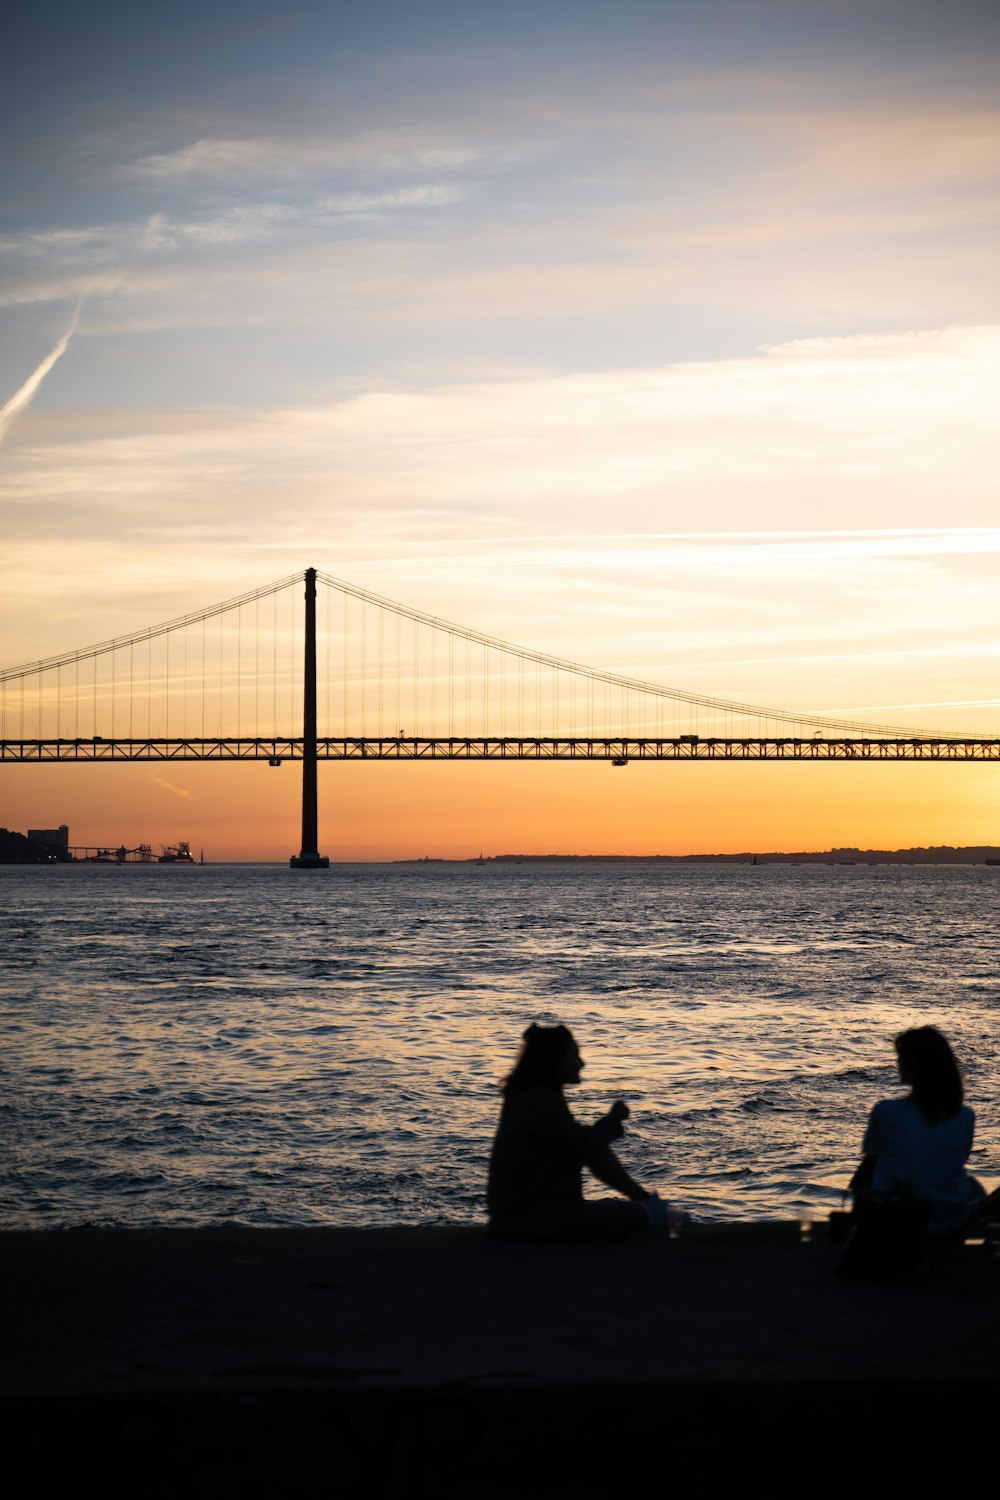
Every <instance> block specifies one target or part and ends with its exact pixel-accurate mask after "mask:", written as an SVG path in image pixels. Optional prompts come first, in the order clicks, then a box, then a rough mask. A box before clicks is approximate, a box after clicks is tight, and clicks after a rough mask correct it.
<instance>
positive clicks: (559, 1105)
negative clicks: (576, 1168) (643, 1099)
mask: <svg viewBox="0 0 1000 1500" xmlns="http://www.w3.org/2000/svg"><path fill="white" fill-rule="evenodd" d="M532 1094H533V1097H532V1098H531V1099H530V1100H528V1098H527V1096H525V1108H524V1110H523V1112H522V1113H521V1114H520V1115H519V1117H518V1121H517V1124H518V1128H519V1129H521V1130H523V1131H525V1132H526V1133H527V1134H528V1135H534V1136H537V1137H538V1138H539V1139H540V1140H544V1141H545V1142H546V1144H547V1145H548V1146H551V1147H555V1149H556V1150H558V1151H561V1152H565V1153H566V1154H567V1155H568V1156H572V1157H574V1158H575V1159H576V1160H577V1161H580V1162H586V1161H589V1160H590V1158H591V1157H592V1156H594V1155H595V1154H597V1153H598V1152H600V1151H602V1150H604V1149H605V1148H606V1147H607V1146H608V1145H609V1144H610V1142H611V1141H617V1140H618V1139H619V1138H620V1137H621V1136H622V1135H624V1133H625V1132H624V1131H623V1129H622V1121H623V1120H624V1119H627V1118H628V1109H627V1107H626V1106H625V1105H624V1104H622V1103H621V1101H620V1100H619V1101H618V1102H617V1103H615V1104H613V1105H612V1106H611V1108H610V1109H609V1110H608V1112H607V1114H606V1115H602V1116H601V1118H600V1119H599V1120H595V1122H594V1124H593V1125H580V1124H578V1123H577V1121H576V1120H574V1118H573V1116H572V1114H571V1113H570V1111H569V1107H568V1105H567V1104H566V1101H565V1099H564V1098H563V1097H562V1095H561V1094H557V1093H555V1092H554V1091H552V1090H549V1089H537V1090H533V1091H532Z"/></svg>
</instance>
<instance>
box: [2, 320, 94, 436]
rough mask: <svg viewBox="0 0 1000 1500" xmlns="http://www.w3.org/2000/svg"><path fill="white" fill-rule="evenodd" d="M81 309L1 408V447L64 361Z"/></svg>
mask: <svg viewBox="0 0 1000 1500" xmlns="http://www.w3.org/2000/svg"><path fill="white" fill-rule="evenodd" d="M80 308H81V304H78V305H77V308H76V311H75V312H74V313H73V316H72V318H71V320H70V324H69V327H68V328H67V329H66V332H65V333H64V334H63V336H62V338H60V339H59V340H58V341H57V342H56V344H55V347H54V348H53V349H52V350H50V352H49V353H48V354H47V355H46V356H45V358H44V359H43V360H42V362H41V364H40V365H38V367H37V368H36V369H35V370H33V371H32V373H31V374H30V375H29V376H28V378H27V380H26V381H25V382H24V384H23V385H22V386H21V387H20V389H18V390H16V391H15V392H14V394H13V396H11V398H10V400H9V401H7V402H6V403H5V405H4V406H3V407H0V445H2V443H3V440H4V438H5V437H6V435H7V430H8V428H9V427H10V424H11V423H12V422H13V421H14V419H15V417H16V416H17V415H18V414H19V413H20V412H22V411H24V410H25V409H26V408H27V407H28V406H30V405H31V402H32V401H33V400H34V398H35V395H36V393H37V391H38V389H39V387H40V386H41V384H42V381H43V380H44V379H45V377H46V375H48V373H49V371H50V370H51V369H52V368H53V366H54V365H56V364H57V363H58V362H59V360H61V359H62V357H63V355H64V354H65V353H66V350H67V349H68V348H69V341H70V339H71V338H72V337H73V335H74V333H75V332H76V327H77V324H78V323H79V321H80Z"/></svg>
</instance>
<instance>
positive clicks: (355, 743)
mask: <svg viewBox="0 0 1000 1500" xmlns="http://www.w3.org/2000/svg"><path fill="white" fill-rule="evenodd" d="M302 743H303V742H302V739H301V738H296V737H282V736H278V737H277V738H275V737H271V738H260V737H256V736H252V737H245V738H239V737H232V738H190V737H188V738H183V739H169V738H162V739H123V738H101V737H97V738H91V739H37V740H27V739H16V740H15V739H8V740H0V762H23V763H28V764H38V763H49V762H63V761H70V762H74V761H85V762H93V761H168V760H169V761H176V760H211V761H236V760H264V761H269V762H271V763H273V764H281V763H282V762H283V761H286V760H287V761H300V760H301V759H302ZM316 754H317V758H318V759H319V760H560V761H562V760H596V761H610V762H611V764H612V765H619V766H622V765H627V764H628V763H629V762H631V761H665V760H666V761H678V760H682V761H690V760H711V761H720V760H727V761H746V760H752V761H759V760H780V761H831V760H838V761H903V760H905V761H949V762H955V761H1000V739H985V738H984V739H933V738H929V737H927V736H924V737H916V736H915V737H913V738H911V739H886V738H882V739H875V738H871V739H855V738H836V739H824V738H821V737H820V736H818V735H817V736H815V737H813V738H812V739H791V738H787V737H775V738H738V739H721V738H705V737H700V736H698V735H680V736H678V737H676V738H672V739H662V738H655V737H645V736H639V737H635V738H631V737H630V738H622V737H610V738H604V737H601V738H596V737H590V736H584V735H554V736H549V737H545V736H532V737H530V738H522V737H517V736H512V735H505V736H502V737H500V736H494V737H474V736H472V737H465V736H461V737H460V736H449V737H438V736H431V737H425V736H421V735H413V736H391V737H389V736H372V735H352V736H348V737H347V738H320V739H318V740H317V742H316Z"/></svg>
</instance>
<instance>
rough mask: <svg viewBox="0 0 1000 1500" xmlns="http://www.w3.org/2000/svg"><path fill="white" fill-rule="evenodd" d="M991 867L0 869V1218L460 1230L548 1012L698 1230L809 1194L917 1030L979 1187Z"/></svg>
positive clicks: (997, 1027)
mask: <svg viewBox="0 0 1000 1500" xmlns="http://www.w3.org/2000/svg"><path fill="white" fill-rule="evenodd" d="M998 883H1000V870H992V869H987V868H937V869H934V868H929V869H927V868H925V869H921V868H916V867H913V868H911V867H903V868H898V867H896V868H893V867H867V866H861V865H859V866H852V867H840V868H830V867H822V866H820V867H809V866H802V867H793V868H789V867H780V866H757V867H751V866H724V867H719V868H714V869H713V868H708V867H702V866H690V865H689V866H659V865H652V864H593V865H590V864H587V865H546V866H538V865H531V864H528V865H516V864H484V865H478V864H427V865H356V866H339V867H334V868H333V869H332V870H330V871H329V872H328V873H318V872H300V871H289V870H288V869H286V868H284V867H281V866H268V865H258V866H246V865H244V866H236V865H229V866H224V865H216V866H212V865H209V866H204V867H194V868H191V867H177V866H157V865H154V866H148V867H144V866H134V865H133V866H125V867H121V868H118V867H101V866H96V867H95V866H91V867H79V868H70V867H63V868H52V869H17V868H12V867H0V904H2V911H3V929H2V936H0V944H2V953H3V959H4V964H3V974H2V978H0V1040H2V1051H0V1075H2V1084H3V1094H2V1100H0V1143H2V1146H3V1163H2V1178H0V1182H2V1201H3V1210H2V1214H3V1219H2V1222H3V1223H4V1224H5V1225H8V1226H11V1225H18V1226H36V1227H42V1226H48V1225H53V1226H54V1225H65V1224H79V1223H84V1222H90V1223H100V1224H108V1223H114V1224H151V1223H172V1224H208V1223H219V1222H224V1221H227V1222H240V1223H246V1224H289V1223H336V1224H376V1223H382V1224H384V1223H399V1222H403V1223H416V1222H429V1221H444V1220H448V1221H452V1222H455V1221H474V1220H477V1219H480V1218H481V1217H482V1215H483V1186H484V1176H485V1168H486V1158H487V1155H488V1151H489V1143H490V1137H491V1133H492V1129H493V1126H494V1124H495V1118H496V1114H497V1105H498V1101H497V1093H496V1083H497V1080H498V1078H499V1077H500V1076H501V1074H502V1073H503V1072H504V1070H505V1069H506V1068H507V1067H509V1065H510V1063H511V1061H512V1058H513V1054H514V1051H515V1048H516V1044H517V1040H518V1037H519V1035H520V1032H521V1030H522V1029H523V1027H524V1025H525V1024H526V1023H527V1021H529V1020H531V1019H536V1020H545V1021H554V1020H562V1021H565V1022H566V1023H567V1024H569V1025H570V1026H571V1027H572V1028H573V1029H574V1031H575V1032H576V1034H577V1037H578V1039H579V1041H580V1044H581V1047H582V1050H583V1053H584V1058H585V1061H586V1065H587V1066H586V1070H585V1073H584V1082H583V1084H582V1085H581V1087H580V1088H578V1089H576V1090H574V1091H572V1095H571V1101H572V1105H573V1108H574V1110H575V1111H576V1112H577V1114H578V1115H579V1116H581V1117H588V1116H593V1115H596V1114H597V1113H599V1112H601V1111H603V1110H604V1109H605V1108H606V1107H607V1105H608V1103H610V1101H611V1100H612V1099H614V1098H616V1097H618V1096H621V1097H624V1098H625V1099H627V1100H628V1102H629V1103H630V1105H631V1106H632V1110H633V1116H632V1120H631V1121H630V1123H629V1130H628V1136H627V1139H626V1141H625V1142H624V1143H623V1145H622V1148H621V1151H622V1155H623V1157H624V1158H625V1159H626V1161H627V1163H628V1165H629V1166H630V1167H631V1168H632V1169H633V1170H634V1171H635V1172H636V1174H637V1175H638V1176H640V1178H641V1179H642V1180H643V1181H646V1182H648V1183H649V1184H650V1185H656V1186H658V1187H659V1188H660V1190H661V1191H662V1192H663V1193H664V1194H665V1195H669V1196H672V1197H675V1198H677V1199H678V1200H679V1201H680V1202H682V1203H683V1204H685V1205H686V1206H688V1207H690V1208H692V1209H693V1210H694V1211H695V1212H696V1213H697V1214H698V1215H700V1216H702V1217H705V1218H715V1219H717V1218H725V1217H740V1218H761V1217H774V1216H781V1217H789V1216H795V1215H796V1214H797V1213H798V1211H799V1209H800V1207H802V1206H803V1205H810V1206H811V1207H812V1209H813V1211H814V1212H816V1213H822V1212H824V1211H825V1210H826V1209H827V1208H829V1207H831V1206H836V1203H837V1201H838V1199H839V1196H840V1191H841V1188H842V1186H843V1183H844V1181H845V1180H846V1177H847V1176H848V1175H849V1172H850V1170H851V1168H852V1166H853V1164H854V1162H855V1161H856V1159H857V1154H858V1147H859V1142H860V1135H861V1130H862V1128H863V1123H864V1119H865V1117H866V1114H867V1111H868V1109H869V1108H870V1106H871V1104H872V1103H873V1102H874V1100H875V1099H876V1098H878V1097H880V1096H882V1095H884V1094H886V1093H891V1092H893V1091H894V1090H895V1089H896V1087H897V1084H896V1082H895V1077H894V1069H893V1067H892V1048H891V1039H892V1036H893V1035H894V1034H895V1032H897V1031H899V1030H900V1029H902V1028H903V1027H905V1026H910V1025H915V1024H921V1023H924V1022H927V1021H932V1022H934V1023H935V1024H937V1025H939V1026H941V1028H942V1029H943V1030H944V1031H945V1032H946V1033H947V1034H948V1035H949V1037H950V1038H951V1039H952V1040H953V1042H954V1044H955V1047H956V1050H957V1051H958V1052H959V1055H960V1057H961V1060H962V1062H963V1065H964V1068H965V1072H966V1079H967V1085H968V1096H969V1102H970V1103H971V1104H972V1105H973V1106H974V1107H975V1108H976V1110H977V1115H978V1133H977V1151H976V1156H975V1159H974V1162H973V1169H974V1170H975V1171H976V1172H977V1173H978V1174H979V1175H980V1176H982V1177H984V1178H985V1179H987V1181H989V1182H990V1183H991V1185H992V1184H993V1183H995V1180H996V1179H997V1177H998V1176H1000V1118H998V1113H997V1110H996V1108H995V1104H994V1099H995V1092H996V1077H997V1064H998V1055H1000V1004H998V1001H1000V976H998V973H997V967H996V958H995V948H996V941H995V930H996V915H995V914H996V909H997V890H998Z"/></svg>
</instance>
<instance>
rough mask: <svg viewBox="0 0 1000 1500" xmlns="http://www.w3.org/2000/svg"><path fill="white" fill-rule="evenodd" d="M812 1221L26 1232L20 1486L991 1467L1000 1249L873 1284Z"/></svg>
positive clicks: (486, 1489)
mask: <svg viewBox="0 0 1000 1500" xmlns="http://www.w3.org/2000/svg"><path fill="white" fill-rule="evenodd" d="M814 1236H815V1237H814V1239H813V1240H812V1242H811V1243H807V1244H803V1243H801V1242H800V1239H799V1231H798V1227H797V1226H796V1225H734V1226H726V1227H723V1228H714V1229H713V1228H705V1229H701V1230H695V1231H693V1232H691V1233H690V1234H689V1235H687V1236H686V1237H684V1238H682V1239H681V1240H679V1241H676V1242H674V1241H671V1240H669V1239H668V1238H667V1237H666V1236H665V1235H661V1234H655V1233H650V1234H648V1235H645V1236H642V1237H639V1238H637V1239H635V1240H633V1241H631V1242H627V1243H624V1244H619V1245H607V1246H595V1245H580V1246H533V1245H524V1244H517V1243H513V1242H503V1241H499V1242H498V1241H493V1240H491V1239H490V1238H489V1236H488V1235H486V1233H485V1232H484V1231H482V1230H477V1229H433V1228H427V1229H423V1228H421V1229H394V1230H347V1229H343V1230H341V1229H330V1230H327V1229H291V1230H286V1229H281V1230H244V1229H212V1230H150V1231H100V1230H73V1231H67V1232H64V1233H39V1234H28V1233H25V1234H22V1233H7V1234H4V1235H0V1274H2V1277H3V1285H4V1288H5V1293H6V1297H5V1300H6V1302H7V1305H8V1309H9V1311H8V1312H7V1313H6V1314H5V1327H4V1338H3V1358H2V1371H0V1390H2V1392H3V1398H4V1399H3V1402H2V1404H0V1409H2V1411H3V1423H4V1437H5V1438H6V1441H7V1451H8V1453H16V1452H25V1451H27V1452H29V1453H33V1454H35V1455H38V1456H39V1457H38V1458H37V1459H36V1462H35V1463H34V1464H33V1465H32V1470H33V1472H34V1473H36V1474H37V1475H38V1480H39V1486H38V1488H37V1489H36V1490H34V1491H32V1490H31V1489H30V1488H24V1489H21V1490H20V1493H23V1494H30V1493H38V1494H50V1493H52V1492H53V1491H54V1490H56V1489H57V1488H61V1487H65V1486H67V1485H70V1484H72V1485H74V1486H77V1487H78V1486H80V1485H81V1484H83V1483H85V1482H86V1483H88V1484H89V1483H93V1482H95V1480H96V1481H97V1482H99V1484H100V1486H101V1488H102V1489H103V1492H104V1493H123V1494H124V1493H133V1494H134V1493H139V1492H141V1493H144V1494H147V1495H175V1494H176V1495H182V1494H183V1495H186V1496H197V1495H201V1494H205V1495H209V1494H212V1495H219V1494H226V1493H234V1494H235V1493H236V1492H237V1490H241V1491H243V1492H246V1491H249V1492H265V1491H269V1492H270V1493H272V1494H274V1493H286V1494H294V1493H308V1494H311V1493H327V1492H330V1493H337V1494H366V1495H411V1494H412V1495H428V1496H450V1495H483V1496H492V1495H501V1494H503V1495H506V1494H510V1493H512V1492H514V1491H518V1492H521V1493H528V1494H531V1493H535V1492H538V1491H539V1490H541V1489H550V1490H552V1492H553V1493H554V1494H561V1493H566V1492H568V1491H569V1489H570V1488H572V1489H574V1491H575V1492H576V1493H597V1492H599V1491H600V1492H606V1491H607V1488H608V1486H609V1485H612V1484H614V1485H616V1486H617V1485H620V1484H621V1483H622V1481H623V1478H624V1477H625V1476H627V1475H628V1474H629V1473H631V1474H632V1475H633V1476H634V1477H635V1480H636V1482H638V1473H639V1470H638V1462H639V1455H640V1454H649V1455H651V1456H652V1457H653V1459H654V1461H656V1462H657V1463H659V1464H662V1466H663V1476H664V1484H663V1488H664V1489H666V1488H669V1487H672V1482H671V1480H670V1475H671V1474H673V1475H674V1477H675V1480H676V1482H683V1483H684V1485H685V1488H687V1487H695V1488H696V1489H697V1490H698V1491H700V1492H702V1493H707V1494H723V1493H727V1492H731V1491H732V1489H733V1488H734V1487H736V1486H745V1484H746V1482H747V1480H748V1479H749V1478H751V1477H757V1478H758V1479H767V1480H768V1482H774V1483H783V1484H784V1483H787V1484H788V1485H790V1486H793V1487H794V1488H800V1487H802V1486H803V1485H805V1486H807V1487H808V1488H809V1489H810V1490H812V1491H814V1492H815V1490H816V1489H817V1484H818V1481H820V1480H823V1478H824V1476H826V1477H827V1478H828V1480H829V1483H830V1487H831V1489H841V1488H844V1487H846V1488H848V1489H857V1488H860V1489H861V1490H862V1492H864V1491H866V1490H868V1489H870V1488H872V1487H874V1486H875V1485H876V1484H881V1483H885V1484H886V1485H887V1486H888V1485H891V1486H892V1487H893V1488H896V1487H898V1485H899V1483H900V1480H901V1479H902V1478H904V1477H907V1476H909V1477H910V1478H912V1479H917V1478H919V1479H920V1480H921V1481H922V1482H926V1481H929V1480H930V1479H931V1478H932V1476H933V1475H934V1474H935V1473H939V1475H940V1478H941V1482H942V1483H944V1482H946V1481H947V1482H948V1483H949V1487H950V1485H951V1483H953V1482H954V1479H955V1465H956V1455H961V1459H960V1468H961V1474H962V1480H963V1483H964V1482H968V1481H969V1480H970V1479H977V1478H980V1477H982V1478H985V1477H986V1476H987V1475H988V1474H989V1473H990V1472H991V1471H994V1472H995V1460H994V1459H993V1458H992V1455H991V1454H990V1452H989V1443H990V1438H989V1434H990V1433H991V1431H992V1427H993V1422H994V1420H995V1411H996V1402H997V1398H998V1395H1000V1390H998V1379H997V1374H998V1371H997V1366H998V1349H1000V1342H998V1334H1000V1296H998V1293H1000V1261H997V1260H996V1259H995V1258H994V1257H993V1256H992V1255H991V1254H990V1253H989V1252H988V1251H987V1250H985V1249H984V1248H982V1247H976V1248H973V1247H966V1248H964V1249H961V1250H958V1249H952V1250H950V1251H948V1252H945V1253H943V1254H942V1256H941V1257H940V1259H939V1260H938V1262H937V1264H936V1265H934V1266H933V1267H932V1269H931V1270H930V1272H929V1274H928V1275H926V1276H924V1277H922V1278H920V1279H916V1280H912V1281H906V1282H899V1283H888V1284H858V1283H851V1282H844V1281H842V1280H841V1279H839V1278H838V1277H837V1276H836V1274H835V1265H836V1259H837V1255H838V1247H836V1246H834V1245H832V1244H830V1243H829V1242H828V1241H827V1240H826V1238H825V1237H824V1236H823V1235H822V1234H821V1233H820V1232H819V1231H814ZM866 1451H867V1452H868V1454H869V1456H868V1457H866V1458H864V1460H863V1462H862V1461H861V1460H860V1459H859V1456H858V1455H859V1454H863V1453H865V1452H866ZM859 1463H860V1466H861V1472H859ZM688 1467H690V1471H691V1477H690V1479H683V1480H681V1478H680V1475H679V1474H678V1472H677V1471H678V1469H680V1470H681V1471H683V1470H685V1469H687V1468H688ZM980 1470H981V1472H980ZM862 1474H863V1479H862Z"/></svg>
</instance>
